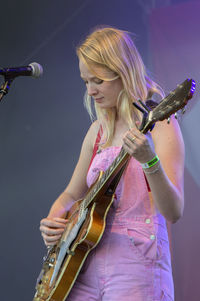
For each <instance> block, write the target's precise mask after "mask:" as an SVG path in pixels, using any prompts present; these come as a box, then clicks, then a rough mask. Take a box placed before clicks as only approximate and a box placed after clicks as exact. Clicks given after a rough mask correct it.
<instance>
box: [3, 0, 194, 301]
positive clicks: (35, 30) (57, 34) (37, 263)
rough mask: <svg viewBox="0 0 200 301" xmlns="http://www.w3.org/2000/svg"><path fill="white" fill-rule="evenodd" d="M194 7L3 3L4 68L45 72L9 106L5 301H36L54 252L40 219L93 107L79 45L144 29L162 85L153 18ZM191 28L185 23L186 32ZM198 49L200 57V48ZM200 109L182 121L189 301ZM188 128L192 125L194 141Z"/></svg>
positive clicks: (65, 175)
mask: <svg viewBox="0 0 200 301" xmlns="http://www.w3.org/2000/svg"><path fill="white" fill-rule="evenodd" d="M196 2H198V1H196ZM191 3H192V2H191V1H183V0H182V1H181V0H179V1H178V0H176V1H175V0H173V1H164V0H160V1H158V0H157V1H156V0H154V1H153V0H152V1H150V0H141V1H139V0H138V1H134V0H102V1H96V0H85V1H83V0H58V1H51V0H42V1H33V0H29V1H25V0H18V1H14V0H10V1H9V0H8V1H4V2H2V1H1V18H0V32H1V35H0V37H1V39H0V66H2V67H11V66H20V65H28V64H29V63H31V62H35V61H36V62H38V63H40V64H41V65H42V66H43V68H44V74H43V76H42V77H41V78H39V79H32V78H31V77H27V78H26V77H19V78H17V79H15V81H14V82H13V84H12V85H11V89H10V92H9V94H8V95H7V96H6V97H5V98H4V99H3V101H2V102H1V103H0V141H1V142H0V206H1V210H0V214H1V216H0V223H1V224H0V229H1V232H0V233H1V248H0V259H1V261H0V262H1V269H0V283H1V296H0V299H1V300H6V301H7V300H8V301H11V300H16V301H22V300H25V301H28V300H32V298H33V295H34V286H35V281H36V278H37V276H38V274H39V271H40V269H41V264H42V257H43V255H44V254H45V253H46V249H45V247H44V245H43V242H42V239H41V237H40V232H39V221H40V219H41V218H43V217H45V216H46V215H47V213H48V210H49V208H50V206H51V204H52V202H53V201H54V199H55V198H56V197H57V196H58V194H59V193H61V192H62V190H63V189H64V188H65V186H66V185H67V183H68V181H69V179H70V177H71V174H72V171H73V169H74V166H75V164H76V161H77V159H78V156H79V150H80V147H81V143H82V140H83V137H84V135H85V133H86V131H87V129H88V127H89V125H90V119H89V116H88V114H87V112H86V110H85V109H84V106H83V94H84V91H85V87H84V84H83V83H82V82H81V80H80V76H79V69H78V60H77V57H76V54H75V47H76V45H77V44H78V43H79V42H80V40H82V39H83V38H84V37H85V34H86V33H88V32H89V31H90V29H91V28H93V27H95V26H96V25H98V24H104V25H110V26H115V27H118V28H121V29H125V30H129V31H131V32H134V33H135V35H136V38H135V42H136V45H137V47H138V49H139V51H140V53H141V55H142V57H143V60H144V62H145V64H146V65H147V67H148V69H150V70H151V72H152V76H153V77H155V78H156V80H157V74H156V68H154V65H155V58H154V59H153V54H152V49H153V48H152V41H153V38H152V32H153V29H152V27H151V22H150V20H151V18H152V16H153V13H154V14H155V13H156V12H157V11H158V10H159V9H161V10H162V12H163V10H165V9H166V10H168V13H169V10H172V11H173V9H174V8H179V7H180V8H181V7H182V6H183V5H185V7H186V5H187V8H188V9H189V8H190V7H191ZM186 21H188V20H185V21H184V20H183V26H184V23H185V22H186ZM199 24H200V23H199ZM169 26H170V23H169ZM177 26H178V23H177ZM179 26H180V24H179ZM178 38H179V36H177V39H178ZM155 46H157V45H155V44H154V47H155ZM190 47H191V48H190V51H191V55H192V51H193V49H194V48H195V47H196V45H194V48H193V45H190ZM171 64H172V65H173V64H175V62H171ZM183 64H184V62H183ZM198 64H199V62H197V65H198ZM181 80H182V78H180V81H181ZM1 82H3V77H2V78H1ZM161 84H164V86H165V88H167V89H168V88H169V89H171V88H174V86H173V87H171V86H169V87H168V86H167V81H166V83H165V82H164V80H163V79H162V83H161ZM174 85H176V82H174ZM196 99H197V97H196ZM196 103H197V101H196ZM195 108H198V106H197V105H196V107H195ZM197 112H198V109H192V108H191V109H190V111H189V113H188V115H187V116H186V117H185V120H186V121H185V123H184V121H183V122H181V124H180V125H181V127H182V130H183V136H184V140H185V144H186V151H187V152H186V173H185V174H186V210H185V215H184V217H183V218H182V220H181V221H180V222H178V223H177V224H176V225H174V226H173V228H172V240H173V241H172V249H173V250H174V251H173V268H174V278H175V284H176V300H177V301H186V300H187V301H188V300H189V297H190V300H191V301H197V300H200V288H199V287H198V286H199V285H198V278H199V260H198V257H199V256H198V254H199V251H200V246H199V236H198V231H197V229H198V227H199V218H198V216H199V209H200V207H199V203H198V201H199V192H200V187H199V180H198V178H197V177H198V175H199V172H200V168H199V167H200V163H199V160H198V155H197V153H196V151H197V150H198V147H199V146H200V141H199V136H198V135H196V133H195V131H194V130H193V129H197V127H198V122H197V120H198V116H197ZM186 123H188V124H189V126H190V127H191V131H190V135H187V133H188V125H187V127H186ZM188 137H189V138H188ZM192 148H193V150H194V152H193V153H191V152H190V150H191V149H192ZM192 154H193V155H192ZM195 156H196V157H195ZM194 158H197V160H196V161H194ZM193 172H194V173H193ZM191 197H192V198H191ZM173 246H174V247H173ZM113 301H114V300H113Z"/></svg>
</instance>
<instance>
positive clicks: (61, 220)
mask: <svg viewBox="0 0 200 301" xmlns="http://www.w3.org/2000/svg"><path fill="white" fill-rule="evenodd" d="M53 220H54V221H56V222H58V223H62V224H66V223H67V222H68V219H66V218H61V217H53Z"/></svg>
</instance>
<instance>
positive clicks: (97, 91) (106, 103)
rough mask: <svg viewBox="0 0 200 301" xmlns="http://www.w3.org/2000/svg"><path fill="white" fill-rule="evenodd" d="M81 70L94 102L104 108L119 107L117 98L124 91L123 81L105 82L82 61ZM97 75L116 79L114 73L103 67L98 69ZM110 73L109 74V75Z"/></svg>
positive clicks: (118, 79)
mask: <svg viewBox="0 0 200 301" xmlns="http://www.w3.org/2000/svg"><path fill="white" fill-rule="evenodd" d="M79 68H80V74H81V78H82V79H83V80H84V82H85V84H86V87H87V92H88V95H89V96H92V97H93V99H94V101H95V102H96V103H97V104H98V105H99V107H102V108H112V107H116V105H117V98H118V96H119V93H120V92H121V90H122V89H123V85H122V81H121V79H120V78H119V77H118V78H117V79H114V80H111V81H104V80H101V79H99V78H98V77H96V76H95V75H94V74H92V73H91V71H90V70H89V69H88V68H87V66H86V65H85V64H84V63H83V62H82V61H81V60H80V61H79ZM95 71H96V73H97V74H102V75H105V76H106V77H108V76H110V78H111V79H112V78H115V77H116V75H115V74H114V72H111V71H109V72H108V70H106V69H104V68H102V67H98V68H97V67H96V68H95ZM108 73H109V74H108Z"/></svg>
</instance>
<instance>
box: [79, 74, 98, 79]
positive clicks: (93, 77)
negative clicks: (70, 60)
mask: <svg viewBox="0 0 200 301" xmlns="http://www.w3.org/2000/svg"><path fill="white" fill-rule="evenodd" d="M80 77H81V78H82V79H83V80H86V78H85V77H84V76H82V75H81V74H80ZM95 78H98V77H96V76H92V77H89V78H88V79H90V80H93V79H95Z"/></svg>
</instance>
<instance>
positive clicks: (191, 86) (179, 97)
mask: <svg viewBox="0 0 200 301" xmlns="http://www.w3.org/2000/svg"><path fill="white" fill-rule="evenodd" d="M194 91H195V81H194V80H193V79H186V80H185V81H184V82H183V83H182V84H180V85H178V86H177V88H176V89H175V90H173V91H172V92H171V93H170V94H169V95H167V96H166V97H165V98H163V99H162V100H161V102H160V103H159V104H158V105H157V106H156V107H155V108H154V109H153V110H152V111H150V112H149V113H148V115H147V118H146V122H145V125H144V127H143V129H142V132H143V133H146V132H147V131H148V130H149V129H150V128H151V127H152V125H153V124H154V123H155V122H157V121H162V120H164V119H167V118H169V117H170V116H171V115H172V114H174V113H176V112H177V111H178V110H180V109H182V108H184V107H185V105H186V104H187V103H188V100H189V99H191V98H192V96H193V94H194Z"/></svg>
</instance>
